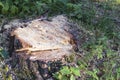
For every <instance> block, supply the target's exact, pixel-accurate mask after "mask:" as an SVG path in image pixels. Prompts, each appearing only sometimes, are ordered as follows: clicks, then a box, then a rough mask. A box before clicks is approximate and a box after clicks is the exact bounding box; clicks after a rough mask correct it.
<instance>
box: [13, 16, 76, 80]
mask: <svg viewBox="0 0 120 80" xmlns="http://www.w3.org/2000/svg"><path fill="white" fill-rule="evenodd" d="M11 36H12V37H13V38H11V39H12V40H11V42H13V46H14V48H13V49H14V52H13V54H12V56H13V60H15V59H17V60H18V63H19V64H20V65H21V66H22V65H26V66H27V67H28V68H29V69H30V70H31V72H33V74H34V75H35V76H36V80H43V79H45V80H46V79H47V78H50V77H51V75H52V73H53V72H55V71H57V70H59V68H60V65H62V64H63V63H64V58H65V56H70V55H71V54H72V53H74V47H75V43H74V38H73V35H72V34H71V33H70V32H69V25H68V22H67V19H66V17H64V16H57V17H54V18H53V19H52V20H51V21H47V20H41V19H36V20H32V21H29V22H27V23H23V26H20V27H17V28H16V29H15V30H14V31H12V32H11ZM16 56H17V57H16Z"/></svg>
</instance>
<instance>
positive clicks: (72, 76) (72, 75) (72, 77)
mask: <svg viewBox="0 0 120 80" xmlns="http://www.w3.org/2000/svg"><path fill="white" fill-rule="evenodd" d="M80 76H81V75H80V70H79V68H77V67H68V66H64V67H63V68H62V69H61V70H60V71H59V72H57V73H56V74H54V77H55V78H56V79H58V80H76V78H77V77H80Z"/></svg>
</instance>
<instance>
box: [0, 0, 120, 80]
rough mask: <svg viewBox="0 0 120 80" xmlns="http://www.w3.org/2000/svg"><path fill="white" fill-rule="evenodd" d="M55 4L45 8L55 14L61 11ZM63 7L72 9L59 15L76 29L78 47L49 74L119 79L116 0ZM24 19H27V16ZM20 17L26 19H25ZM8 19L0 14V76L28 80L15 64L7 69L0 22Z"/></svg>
mask: <svg viewBox="0 0 120 80" xmlns="http://www.w3.org/2000/svg"><path fill="white" fill-rule="evenodd" d="M118 1H119V0H118ZM54 5H55V4H54ZM55 6H56V5H55ZM55 6H54V7H51V6H47V7H50V9H51V11H52V10H53V11H54V10H57V9H58V13H53V15H58V14H61V12H62V11H60V12H59V10H61V8H62V7H61V8H57V9H55V8H56V7H55ZM67 6H69V8H71V6H72V8H74V12H67V11H66V13H63V14H64V15H67V17H68V18H69V20H70V22H72V23H73V26H77V27H78V28H79V31H78V32H79V33H80V35H77V40H78V43H77V47H78V50H77V52H76V54H75V55H74V56H72V57H71V56H70V57H69V58H68V59H66V60H67V61H68V64H67V65H66V66H63V67H62V68H61V70H60V71H59V72H56V73H53V77H54V78H56V79H58V80H75V79H76V80H120V3H111V2H89V1H87V2H86V0H85V1H81V2H79V3H78V4H67ZM53 8H54V9H53ZM72 8H71V10H72ZM51 11H50V13H48V15H49V14H51ZM56 12H57V11H56ZM53 15H50V16H53ZM26 18H27V20H30V19H31V18H29V16H28V17H26ZM34 18H35V17H34ZM34 18H33V17H32V19H34ZM14 19H18V18H14ZM21 20H22V21H26V19H25V20H24V19H21ZM11 21H12V20H11V19H10V18H7V17H3V16H2V17H1V22H0V78H1V79H3V80H14V79H15V77H17V79H18V80H20V79H24V80H31V79H33V77H32V76H31V74H30V73H29V72H27V69H26V70H24V71H20V70H19V67H18V65H16V66H15V68H13V69H12V68H11V64H10V61H11V57H10V56H9V51H8V49H9V36H5V35H6V34H7V33H6V34H5V35H3V33H4V31H5V30H7V29H8V28H9V27H10V26H7V27H4V25H5V24H8V23H9V22H11ZM15 23H16V24H17V22H16V21H15ZM64 72H66V73H64ZM25 73H26V74H25Z"/></svg>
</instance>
